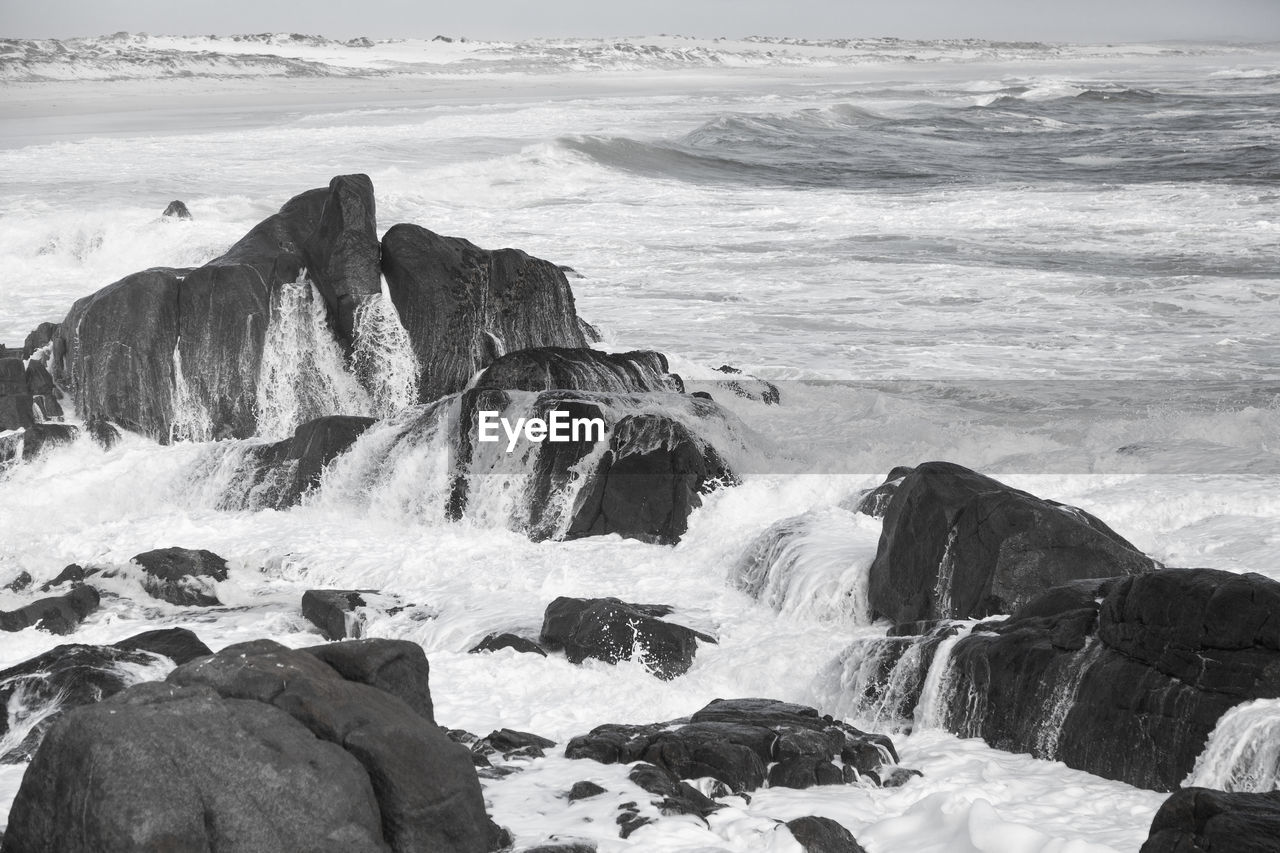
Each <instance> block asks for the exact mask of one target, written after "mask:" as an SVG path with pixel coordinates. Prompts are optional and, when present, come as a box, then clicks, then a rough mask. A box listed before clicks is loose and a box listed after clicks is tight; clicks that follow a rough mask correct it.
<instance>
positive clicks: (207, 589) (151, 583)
mask: <svg viewBox="0 0 1280 853" xmlns="http://www.w3.org/2000/svg"><path fill="white" fill-rule="evenodd" d="M132 562H134V563H137V564H138V565H139V566H140V567H141V568H142V571H143V575H144V576H143V580H142V585H143V587H144V588H145V589H146V590H147V592H149V593H151V594H152V595H154V596H155V597H156V598H159V599H163V600H164V601H167V602H169V603H170V604H176V605H178V606H180V607H187V606H196V607H216V606H218V605H219V604H221V602H220V601H218V596H217V595H216V594H215V593H214V587H213V584H214V583H217V582H219V581H224V580H226V579H227V561H226V560H224V559H223V558H221V557H219V556H218V555H217V554H215V553H213V552H212V551H206V550H204V549H203V548H199V549H193V548H178V547H171V548H157V549H155V550H154V551H146V552H144V553H141V554H137V555H135V556H134V557H133V560H132Z"/></svg>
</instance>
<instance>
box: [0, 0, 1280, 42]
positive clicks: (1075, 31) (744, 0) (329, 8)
mask: <svg viewBox="0 0 1280 853" xmlns="http://www.w3.org/2000/svg"><path fill="white" fill-rule="evenodd" d="M121 30H125V31H130V32H149V33H153V34H169V35H178V34H181V35H194V34H211V33H217V34H230V33H250V32H299V33H307V34H319V35H326V36H331V37H334V38H351V37H354V36H360V35H367V36H370V37H373V38H391V37H406V38H409V37H428V38H429V37H431V36H434V35H436V34H446V35H455V36H466V37H469V38H473V39H486V38H519V37H531V36H556V35H564V36H622V35H656V34H659V33H670V34H681V35H695V36H704V37H712V36H728V37H737V36H744V35H794V36H808V37H814V38H835V37H843V36H884V35H888V36H900V37H904V38H963V37H979V38H990V39H1027V40H1041V41H1143V40H1156V39H1230V38H1235V39H1245V40H1252V41H1280V0H638V2H636V0H309V2H289V3H284V2H273V0H0V37H9V38H48V37H54V38H59V37H67V36H76V35H103V34H107V33H113V32H118V31H121Z"/></svg>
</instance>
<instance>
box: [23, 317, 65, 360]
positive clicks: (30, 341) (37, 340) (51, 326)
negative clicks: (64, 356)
mask: <svg viewBox="0 0 1280 853" xmlns="http://www.w3.org/2000/svg"><path fill="white" fill-rule="evenodd" d="M57 336H58V324H57V323H41V324H40V325H38V326H36V327H35V328H34V329H32V330H31V333H30V334H28V335H27V339H26V340H25V341H24V342H23V344H22V357H23V358H31V357H32V356H34V355H35V354H36V352H37V351H39V350H42V349H44V348H45V347H47V346H49V344H51V343H52V342H53V339H54V338H56V337H57Z"/></svg>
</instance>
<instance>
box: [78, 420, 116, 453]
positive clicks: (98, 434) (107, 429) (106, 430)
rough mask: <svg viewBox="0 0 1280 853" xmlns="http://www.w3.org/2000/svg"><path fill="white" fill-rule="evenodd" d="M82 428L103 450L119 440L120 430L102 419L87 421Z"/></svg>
mask: <svg viewBox="0 0 1280 853" xmlns="http://www.w3.org/2000/svg"><path fill="white" fill-rule="evenodd" d="M84 428H85V429H86V430H88V432H89V437H90V438H92V439H93V440H94V443H96V444H97V445H98V446H99V447H101V448H102V449H103V450H110V449H111V448H113V447H115V446H116V444H117V443H118V442H119V441H120V430H118V429H116V428H115V427H114V426H112V425H111V424H109V423H107V422H106V421H104V420H102V419H98V420H91V421H87V422H86V423H85V425H84Z"/></svg>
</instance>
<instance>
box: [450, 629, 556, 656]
mask: <svg viewBox="0 0 1280 853" xmlns="http://www.w3.org/2000/svg"><path fill="white" fill-rule="evenodd" d="M498 649H514V650H515V651H517V652H520V653H521V654H535V655H542V656H543V657H546V656H547V651H546V649H544V648H542V646H540V645H538V644H537V643H535V642H534V641H533V640H530V639H528V638H527V637H520V636H517V635H515V634H490V635H488V636H487V637H485V638H484V639H483V640H481V641H480V642H478V643H476V645H475V646H474V647H473V648H471V649H470V650H469V653H470V654H473V655H474V654H478V653H479V652H496V651H498Z"/></svg>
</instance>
